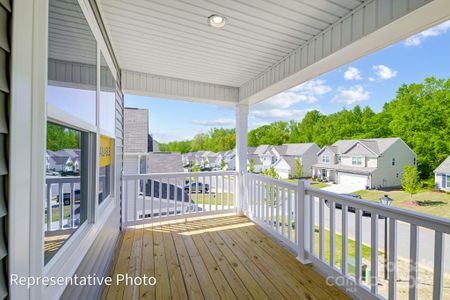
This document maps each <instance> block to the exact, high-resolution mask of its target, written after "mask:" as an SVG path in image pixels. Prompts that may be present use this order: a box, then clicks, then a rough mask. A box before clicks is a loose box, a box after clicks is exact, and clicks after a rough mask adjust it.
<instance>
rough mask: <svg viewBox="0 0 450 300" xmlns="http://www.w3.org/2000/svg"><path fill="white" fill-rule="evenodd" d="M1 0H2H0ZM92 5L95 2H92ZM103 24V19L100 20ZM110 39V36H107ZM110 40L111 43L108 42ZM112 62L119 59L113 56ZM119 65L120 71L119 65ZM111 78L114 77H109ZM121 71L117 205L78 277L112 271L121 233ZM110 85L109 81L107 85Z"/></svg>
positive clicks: (79, 293)
mask: <svg viewBox="0 0 450 300" xmlns="http://www.w3.org/2000/svg"><path fill="white" fill-rule="evenodd" d="M0 1H1V0H0ZM91 4H92V3H91ZM93 9H94V13H95V15H96V16H97V18H98V17H99V14H98V12H97V11H96V5H93ZM99 24H100V27H102V24H103V23H102V22H101V21H99ZM106 39H107V38H106ZM107 43H109V42H107ZM113 61H114V62H116V60H115V58H114V57H113ZM116 68H117V69H118V70H119V68H118V66H117V65H116ZM108 79H111V78H108ZM120 82H121V80H120V71H119V72H118V74H117V82H116V122H115V123H116V126H115V127H116V128H115V129H116V130H115V131H116V132H115V135H116V143H115V159H116V161H115V173H116V180H117V181H116V188H115V191H116V194H115V200H116V208H115V209H114V211H113V212H112V214H111V216H110V218H108V220H107V221H106V223H105V224H104V225H103V227H102V228H101V230H100V232H99V233H98V235H97V238H96V240H95V242H94V243H93V244H92V246H91V248H90V249H89V251H88V253H87V254H86V256H85V257H84V259H83V261H82V263H81V264H80V266H79V267H78V269H77V271H76V272H75V273H76V274H77V275H79V276H83V275H88V274H91V275H92V274H94V273H95V274H96V275H98V276H102V275H107V274H109V272H110V268H111V267H112V263H113V260H114V255H115V251H116V245H117V242H118V238H119V235H120V226H121V223H120V215H121V204H122V185H121V183H122V178H121V174H122V169H123V103H124V96H123V93H122V88H121V84H120ZM107 85H108V86H109V84H107ZM101 291H102V287H100V286H89V287H76V286H68V287H67V288H66V290H65V291H64V293H63V295H62V297H61V299H98V298H100V295H101Z"/></svg>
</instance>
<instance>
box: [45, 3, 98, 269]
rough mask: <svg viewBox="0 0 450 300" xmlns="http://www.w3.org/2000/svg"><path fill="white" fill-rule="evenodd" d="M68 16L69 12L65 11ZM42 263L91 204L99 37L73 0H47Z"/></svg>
mask: <svg viewBox="0 0 450 300" xmlns="http://www.w3.org/2000/svg"><path fill="white" fill-rule="evenodd" d="M69 16H70V17H69ZM48 18H49V22H48V61H47V66H48V78H47V79H48V86H47V99H46V100H47V104H48V105H47V106H48V110H47V111H48V115H47V119H48V120H49V122H48V123H47V153H46V167H45V168H46V191H45V192H46V199H45V203H44V207H45V209H44V211H43V212H42V213H43V214H44V218H43V220H44V222H43V231H44V243H43V247H44V263H45V264H47V263H48V262H49V261H50V259H51V258H52V257H54V256H55V255H56V254H57V252H58V251H60V249H61V248H62V247H63V245H64V243H65V242H66V241H67V240H68V239H69V238H70V237H71V236H72V235H73V233H74V232H76V231H77V230H78V228H80V227H81V226H83V225H84V224H86V223H87V219H88V215H90V213H91V210H92V209H93V207H94V206H93V205H92V203H93V201H94V199H93V196H94V195H95V194H94V190H93V188H94V187H95V178H96V177H95V174H96V172H95V168H96V167H95V163H96V159H95V158H96V146H97V145H96V139H97V136H96V134H97V121H98V120H97V118H96V116H97V111H96V107H97V103H96V100H97V54H98V52H97V42H96V40H95V37H94V35H93V34H92V32H91V30H90V27H89V25H88V23H87V21H86V19H85V17H84V14H83V12H82V10H81V8H80V6H79V4H78V1H77V0H49V10H48Z"/></svg>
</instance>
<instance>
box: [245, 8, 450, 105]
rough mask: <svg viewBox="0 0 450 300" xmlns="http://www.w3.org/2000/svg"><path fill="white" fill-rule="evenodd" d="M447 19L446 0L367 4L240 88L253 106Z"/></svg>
mask: <svg viewBox="0 0 450 300" xmlns="http://www.w3.org/2000/svg"><path fill="white" fill-rule="evenodd" d="M449 18H450V1H448V0H416V1H410V0H371V1H366V2H364V3H362V4H361V5H360V6H359V7H358V8H356V9H355V10H353V11H351V12H350V13H349V14H348V15H346V16H345V17H343V18H342V19H340V20H338V21H337V22H336V23H334V24H333V25H331V26H330V27H328V28H327V29H326V30H324V31H323V32H321V33H320V34H318V35H317V36H316V37H314V38H313V39H311V40H310V41H308V43H306V44H305V45H302V46H300V47H299V48H297V49H296V50H294V51H293V52H292V53H290V54H289V55H288V56H286V57H285V58H284V59H283V60H281V61H279V62H277V63H276V64H274V65H273V66H272V67H270V68H268V69H267V70H265V71H264V72H262V73H261V74H259V75H257V76H255V77H254V78H253V79H251V80H249V81H248V82H246V83H245V84H243V85H242V86H241V87H240V89H239V101H240V102H242V103H248V104H254V103H257V102H260V101H262V100H265V99H267V98H269V97H271V96H273V95H276V94H278V93H280V92H283V91H285V90H287V89H290V88H292V87H294V86H297V85H299V84H301V83H303V82H305V81H307V80H310V79H313V78H315V77H317V76H319V75H321V74H323V73H326V72H328V71H331V70H334V69H336V68H337V67H339V66H342V65H344V64H347V63H350V62H352V61H354V60H356V59H358V58H361V57H363V56H365V55H369V54H371V53H373V52H376V51H378V50H380V49H383V48H385V47H387V46H389V45H391V44H394V43H396V42H398V41H400V40H402V39H405V38H407V37H409V36H411V35H413V34H415V33H417V32H420V31H423V30H425V29H427V28H429V27H431V26H433V25H436V24H439V23H440V22H443V21H445V20H447V19H449Z"/></svg>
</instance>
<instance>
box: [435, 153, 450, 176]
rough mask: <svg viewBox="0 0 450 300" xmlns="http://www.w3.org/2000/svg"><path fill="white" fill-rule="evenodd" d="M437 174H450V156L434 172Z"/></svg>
mask: <svg viewBox="0 0 450 300" xmlns="http://www.w3.org/2000/svg"><path fill="white" fill-rule="evenodd" d="M434 172H435V173H450V155H449V156H448V157H447V158H446V159H444V161H443V162H442V163H441V164H440V165H439V166H438V167H437V168H436V170H434Z"/></svg>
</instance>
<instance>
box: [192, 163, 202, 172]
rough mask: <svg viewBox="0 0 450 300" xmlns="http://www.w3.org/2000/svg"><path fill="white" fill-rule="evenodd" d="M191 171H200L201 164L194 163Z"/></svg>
mask: <svg viewBox="0 0 450 300" xmlns="http://www.w3.org/2000/svg"><path fill="white" fill-rule="evenodd" d="M191 172H200V166H199V165H194V166H193V167H192V169H191Z"/></svg>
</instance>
